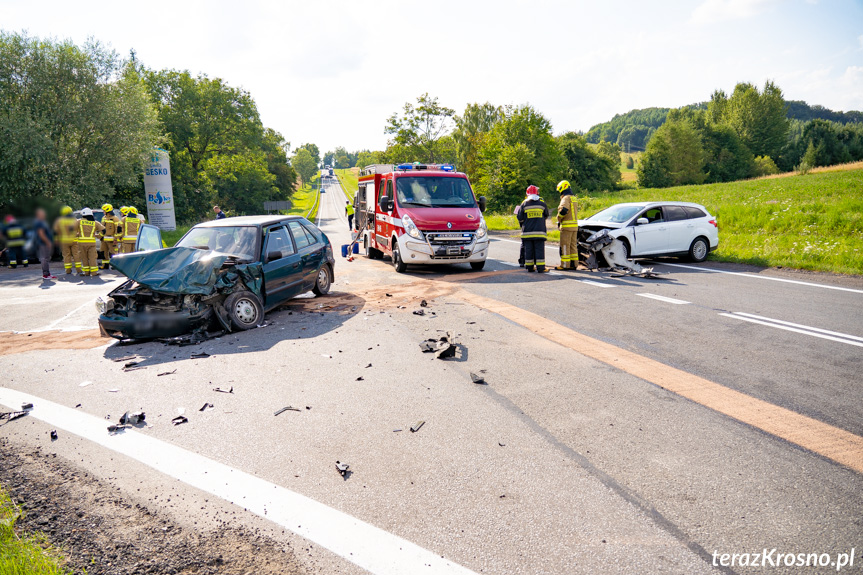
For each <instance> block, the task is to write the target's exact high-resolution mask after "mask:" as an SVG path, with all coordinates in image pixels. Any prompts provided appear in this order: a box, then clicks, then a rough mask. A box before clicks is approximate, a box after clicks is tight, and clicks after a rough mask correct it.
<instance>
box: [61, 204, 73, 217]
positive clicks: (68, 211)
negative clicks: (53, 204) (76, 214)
mask: <svg viewBox="0 0 863 575" xmlns="http://www.w3.org/2000/svg"><path fill="white" fill-rule="evenodd" d="M60 215H61V216H71V215H72V206H63V207H62V208H60Z"/></svg>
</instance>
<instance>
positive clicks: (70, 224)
mask: <svg viewBox="0 0 863 575" xmlns="http://www.w3.org/2000/svg"><path fill="white" fill-rule="evenodd" d="M54 235H55V236H56V237H57V238H59V240H60V244H63V245H69V244H74V243H75V236H77V235H78V220H77V219H75V218H73V217H72V216H61V217H59V218H57V221H56V222H54Z"/></svg>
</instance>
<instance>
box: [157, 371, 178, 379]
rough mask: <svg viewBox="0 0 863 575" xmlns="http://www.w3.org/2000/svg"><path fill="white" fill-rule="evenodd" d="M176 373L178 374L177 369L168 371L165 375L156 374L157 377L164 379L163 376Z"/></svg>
mask: <svg viewBox="0 0 863 575" xmlns="http://www.w3.org/2000/svg"><path fill="white" fill-rule="evenodd" d="M175 373H177V370H176V369H175V370H174V371H166V372H164V373H159V374H156V377H162V376H163V375H174V374H175Z"/></svg>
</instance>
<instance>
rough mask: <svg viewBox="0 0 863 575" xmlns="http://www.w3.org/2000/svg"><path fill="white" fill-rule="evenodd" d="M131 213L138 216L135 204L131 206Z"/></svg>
mask: <svg viewBox="0 0 863 575" xmlns="http://www.w3.org/2000/svg"><path fill="white" fill-rule="evenodd" d="M129 213H130V214H132V215H133V216H137V215H138V208H136V207H135V206H129Z"/></svg>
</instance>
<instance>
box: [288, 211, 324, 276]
mask: <svg viewBox="0 0 863 575" xmlns="http://www.w3.org/2000/svg"><path fill="white" fill-rule="evenodd" d="M288 228H289V229H290V230H291V235H292V236H293V238H294V242H295V243H296V246H297V253H298V254H299V256H300V260H301V265H302V268H303V291H309V290H310V289H312V287H313V286H314V285H315V276H316V274H317V272H318V264H319V263H320V255H319V253H320V247H321V246H320V242H319V241H318V240H317V238H316V237H315V236H314V235H313V234H312V233H311V232H309V231H308V230H306V228H305V227H304V226H303V225H302V224H301V223H300V222H298V221H296V220H294V221H290V222H288Z"/></svg>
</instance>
